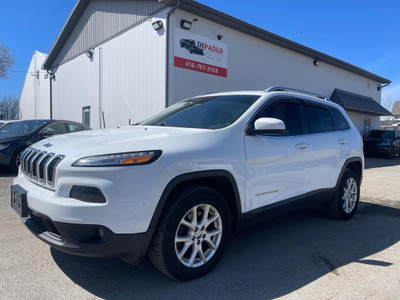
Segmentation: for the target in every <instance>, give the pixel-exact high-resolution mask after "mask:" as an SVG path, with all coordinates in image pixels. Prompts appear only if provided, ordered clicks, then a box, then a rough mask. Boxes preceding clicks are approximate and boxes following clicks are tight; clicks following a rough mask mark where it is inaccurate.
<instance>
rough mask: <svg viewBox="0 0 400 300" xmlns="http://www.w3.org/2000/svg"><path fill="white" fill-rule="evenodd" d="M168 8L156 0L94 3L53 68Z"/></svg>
mask: <svg viewBox="0 0 400 300" xmlns="http://www.w3.org/2000/svg"><path fill="white" fill-rule="evenodd" d="M164 7H165V4H163V3H161V2H158V1H155V0H143V1H131V0H92V1H90V3H89V5H88V7H87V8H86V10H85V12H84V13H83V15H82V17H81V18H80V20H79V22H78V23H77V24H76V26H75V28H74V30H73V31H72V33H71V35H70V37H69V38H68V40H67V42H66V43H65V45H64V47H63V49H62V50H61V52H60V54H59V55H58V57H57V59H56V60H55V61H54V64H53V66H57V65H60V64H62V63H64V62H66V61H68V60H70V59H72V58H74V57H76V56H77V55H80V54H82V53H84V52H85V51H87V50H88V49H90V48H93V47H95V46H97V45H99V44H101V43H103V42H105V41H107V40H108V39H110V38H112V37H113V36H115V35H116V34H119V33H121V32H123V31H124V30H127V29H128V28H130V27H132V26H133V25H135V24H137V23H139V22H141V21H143V20H144V19H146V18H147V17H148V16H150V15H152V14H153V13H155V12H156V11H158V10H160V9H162V8H164Z"/></svg>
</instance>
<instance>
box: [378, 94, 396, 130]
mask: <svg viewBox="0 0 400 300" xmlns="http://www.w3.org/2000/svg"><path fill="white" fill-rule="evenodd" d="M393 103H394V99H393V97H392V96H391V95H386V96H384V97H382V99H381V105H382V106H383V107H384V108H386V109H387V110H388V111H390V112H392V107H393ZM392 120H393V117H392V116H383V117H381V121H383V122H381V125H390V124H391V123H392Z"/></svg>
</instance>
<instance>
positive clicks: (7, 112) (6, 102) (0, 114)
mask: <svg viewBox="0 0 400 300" xmlns="http://www.w3.org/2000/svg"><path fill="white" fill-rule="evenodd" d="M18 116H19V99H18V98H17V97H15V96H14V95H13V96H9V95H3V96H1V98H0V120H17V119H18Z"/></svg>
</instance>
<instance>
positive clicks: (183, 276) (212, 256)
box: [149, 185, 230, 280]
mask: <svg viewBox="0 0 400 300" xmlns="http://www.w3.org/2000/svg"><path fill="white" fill-rule="evenodd" d="M229 232H230V213H229V208H228V206H227V204H226V202H225V200H224V199H223V197H222V196H221V195H220V194H219V193H217V192H216V191H214V190H212V189H210V188H208V187H204V186H199V185H191V186H187V187H184V188H183V189H180V190H179V191H177V192H176V193H174V195H173V196H172V198H171V202H170V204H169V206H168V207H167V209H166V211H165V212H164V214H163V217H162V219H161V220H160V223H159V225H158V226H157V228H156V231H155V233H154V237H153V240H152V242H151V245H150V249H149V258H150V260H151V261H152V263H153V264H154V265H155V266H156V268H157V269H158V270H159V271H161V272H162V273H164V274H165V275H167V276H169V277H171V278H174V279H177V280H191V279H194V278H197V277H200V276H203V275H205V274H207V273H208V272H210V271H211V270H212V269H213V268H214V267H215V266H216V265H217V263H218V262H219V260H220V259H221V257H222V255H223V252H224V250H225V246H226V242H227V238H228V235H229Z"/></svg>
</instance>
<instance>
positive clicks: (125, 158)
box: [72, 150, 162, 167]
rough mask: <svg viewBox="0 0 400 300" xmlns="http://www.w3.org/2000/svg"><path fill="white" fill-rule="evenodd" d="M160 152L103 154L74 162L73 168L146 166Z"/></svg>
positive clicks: (156, 157) (159, 154) (154, 159)
mask: <svg viewBox="0 0 400 300" xmlns="http://www.w3.org/2000/svg"><path fill="white" fill-rule="evenodd" d="M161 153H162V151H161V150H152V151H141V152H127V153H115V154H104V155H95V156H88V157H83V158H80V159H78V160H77V161H75V162H74V163H73V164H72V166H74V167H115V166H131V165H147V164H151V163H152V162H155V161H156V160H157V159H158V158H159V157H160V156H161Z"/></svg>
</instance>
